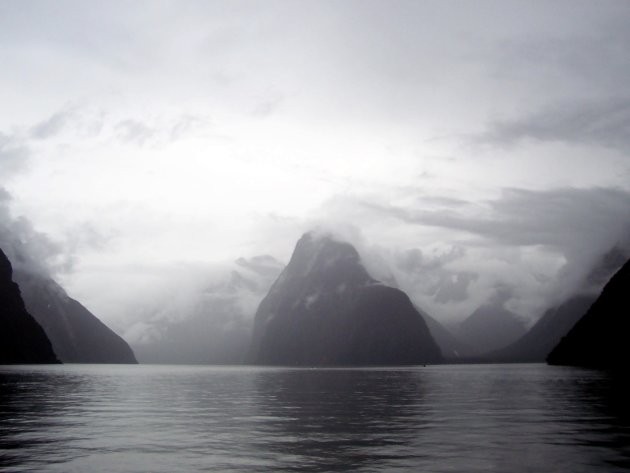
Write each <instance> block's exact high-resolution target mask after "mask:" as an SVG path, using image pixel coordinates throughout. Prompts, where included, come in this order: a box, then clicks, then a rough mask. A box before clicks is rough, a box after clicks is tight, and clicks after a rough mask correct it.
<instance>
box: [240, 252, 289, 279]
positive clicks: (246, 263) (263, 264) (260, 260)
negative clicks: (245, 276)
mask: <svg viewBox="0 0 630 473" xmlns="http://www.w3.org/2000/svg"><path fill="white" fill-rule="evenodd" d="M234 263H235V264H236V265H237V266H240V267H242V268H247V269H249V270H251V271H254V272H255V273H258V274H260V275H262V276H264V275H269V274H274V275H275V274H277V273H278V271H279V270H280V269H282V268H283V267H284V264H283V263H281V262H280V261H278V260H277V259H276V258H274V257H273V256H271V255H258V256H253V257H251V258H243V257H241V258H238V259H237V260H235V261H234Z"/></svg>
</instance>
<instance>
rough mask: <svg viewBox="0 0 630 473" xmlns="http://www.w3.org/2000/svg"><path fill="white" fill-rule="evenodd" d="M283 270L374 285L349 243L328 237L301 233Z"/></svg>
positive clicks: (328, 235)
mask: <svg viewBox="0 0 630 473" xmlns="http://www.w3.org/2000/svg"><path fill="white" fill-rule="evenodd" d="M287 270H288V271H289V272H290V273H291V274H292V275H301V276H304V275H310V276H311V277H321V276H324V275H328V276H329V277H332V278H333V279H334V278H335V277H336V276H337V275H341V276H343V278H344V280H349V281H352V282H353V283H362V284H366V283H375V282H377V281H376V280H374V279H373V278H372V277H371V276H370V275H369V274H368V273H367V271H366V269H365V267H364V266H363V264H362V263H361V257H360V256H359V253H358V252H357V250H356V249H355V248H354V246H352V245H351V244H350V243H347V242H344V241H340V240H337V239H335V238H334V237H333V236H332V235H330V234H320V233H314V232H308V233H305V234H304V235H303V236H302V237H301V238H300V239H299V240H298V242H297V244H296V246H295V250H294V252H293V255H292V256H291V260H290V261H289V264H288V266H287Z"/></svg>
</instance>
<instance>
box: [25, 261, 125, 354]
mask: <svg viewBox="0 0 630 473" xmlns="http://www.w3.org/2000/svg"><path fill="white" fill-rule="evenodd" d="M15 279H16V281H17V282H18V284H19V285H20V288H21V289H22V295H23V297H24V302H25V304H26V309H27V310H28V312H29V313H30V314H32V315H33V317H34V318H35V320H37V322H38V323H39V324H40V325H41V326H42V328H43V329H44V331H45V332H46V335H47V336H48V338H49V339H50V341H51V342H52V346H53V349H54V350H55V353H56V354H57V356H58V357H59V359H60V360H61V361H62V362H64V363H137V361H136V358H135V356H134V354H133V351H132V350H131V348H130V347H129V345H128V344H127V342H125V341H124V340H123V339H122V338H121V337H119V336H118V335H117V334H115V333H114V332H113V331H112V330H111V329H109V327H107V326H106V325H105V324H104V323H103V322H101V321H100V320H99V319H98V318H96V317H95V316H94V315H93V314H92V313H91V312H90V311H89V310H87V309H86V308H85V307H83V306H82V305H81V304H80V303H79V302H77V301H76V300H74V299H72V298H71V297H69V296H68V294H66V292H65V291H64V290H63V288H62V287H61V286H59V285H58V284H57V283H56V282H55V281H53V280H52V279H50V278H46V277H43V276H40V275H37V274H31V273H26V272H17V271H16V273H15Z"/></svg>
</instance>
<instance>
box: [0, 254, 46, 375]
mask: <svg viewBox="0 0 630 473" xmlns="http://www.w3.org/2000/svg"><path fill="white" fill-rule="evenodd" d="M12 278H13V267H12V266H11V263H10V261H9V259H8V258H7V257H6V255H5V254H4V252H3V251H2V250H1V249H0V364H15V363H20V364H22V363H58V362H59V360H58V359H57V356H56V355H55V353H54V351H53V348H52V344H51V343H50V340H49V339H48V337H47V336H46V333H45V332H44V329H43V328H42V327H41V326H40V325H39V324H38V323H37V321H36V320H35V319H34V318H33V317H32V316H31V315H30V314H29V313H28V312H27V311H26V307H25V305H24V301H23V299H22V296H21V293H20V289H19V286H18V285H17V284H16V283H15V282H14V281H13V279H12Z"/></svg>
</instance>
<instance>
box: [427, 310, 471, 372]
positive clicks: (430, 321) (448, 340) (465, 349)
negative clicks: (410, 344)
mask: <svg viewBox="0 0 630 473" xmlns="http://www.w3.org/2000/svg"><path fill="white" fill-rule="evenodd" d="M416 309H417V310H418V312H420V314H421V315H422V318H424V321H425V322H426V323H427V327H428V328H429V332H431V335H432V336H433V339H434V340H435V341H436V343H437V344H438V346H439V347H440V351H441V352H442V356H443V357H444V359H445V360H446V361H457V360H461V359H465V358H469V357H472V356H475V355H477V352H476V351H475V350H474V349H473V348H471V347H469V346H468V345H466V344H465V343H464V342H462V341H461V340H459V339H458V338H457V337H456V336H455V335H453V334H452V333H451V332H450V331H449V330H448V329H447V328H446V327H444V325H442V324H441V323H440V322H438V321H437V320H436V319H434V318H433V317H431V316H430V315H427V313H426V312H424V311H422V310H420V309H418V308H417V307H416Z"/></svg>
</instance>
